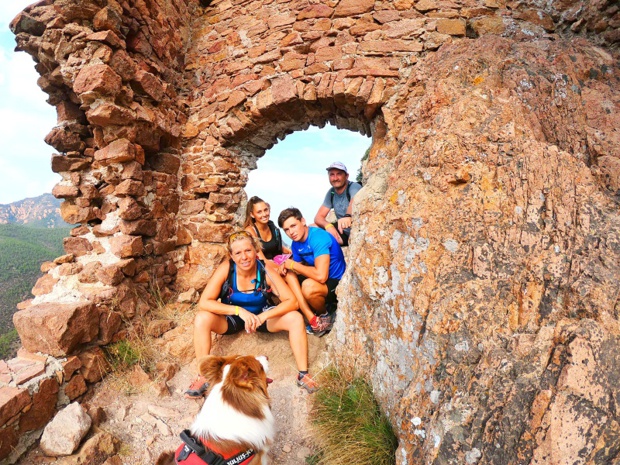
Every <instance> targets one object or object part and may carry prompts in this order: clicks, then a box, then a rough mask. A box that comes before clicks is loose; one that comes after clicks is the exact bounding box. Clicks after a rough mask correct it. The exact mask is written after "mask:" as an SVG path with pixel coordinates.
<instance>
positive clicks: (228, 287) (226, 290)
mask: <svg viewBox="0 0 620 465" xmlns="http://www.w3.org/2000/svg"><path fill="white" fill-rule="evenodd" d="M234 273H235V262H233V261H232V258H231V259H229V261H228V277H227V278H226V281H224V284H222V290H221V291H220V301H221V302H222V303H225V302H224V299H225V298H226V297H228V296H230V294H232V288H233V274H234Z"/></svg>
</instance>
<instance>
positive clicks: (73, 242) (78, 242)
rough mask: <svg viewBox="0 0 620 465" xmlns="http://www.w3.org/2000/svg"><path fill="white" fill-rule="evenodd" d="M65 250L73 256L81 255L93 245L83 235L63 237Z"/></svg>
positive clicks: (88, 251) (89, 250)
mask: <svg viewBox="0 0 620 465" xmlns="http://www.w3.org/2000/svg"><path fill="white" fill-rule="evenodd" d="M63 247H64V249H65V252H67V253H68V254H72V255H73V256H74V257H81V256H82V255H86V254H88V253H90V252H91V251H92V250H93V245H92V244H91V243H90V241H89V240H88V239H86V238H85V237H65V238H64V239H63Z"/></svg>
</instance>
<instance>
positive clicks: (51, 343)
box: [13, 303, 99, 357]
mask: <svg viewBox="0 0 620 465" xmlns="http://www.w3.org/2000/svg"><path fill="white" fill-rule="evenodd" d="M93 314H97V312H96V310H95V308H94V306H93V305H92V304H90V303H73V304H60V303H44V304H39V305H32V306H30V307H29V308H27V309H25V310H21V311H20V312H17V313H15V314H14V315H13V323H14V325H15V329H17V332H18V333H19V337H20V339H21V341H22V345H23V346H24V347H25V348H26V349H27V350H29V351H30V352H43V353H45V354H50V355H54V356H56V357H62V356H65V355H67V354H69V353H70V352H71V351H73V350H74V349H75V348H76V347H77V346H78V345H79V344H83V343H86V342H90V341H92V340H93V339H94V338H95V336H96V335H97V332H98V323H99V318H98V317H97V318H96V319H95V318H93Z"/></svg>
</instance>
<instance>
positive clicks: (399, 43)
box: [359, 23, 465, 54]
mask: <svg viewBox="0 0 620 465" xmlns="http://www.w3.org/2000/svg"><path fill="white" fill-rule="evenodd" d="M464 27H465V23H463V28H464ZM463 30H464V29H463ZM359 47H360V51H362V52H373V53H377V52H380V53H385V54H389V53H393V52H421V51H422V50H423V44H422V42H420V41H418V40H402V39H391V40H367V41H364V42H362V43H361V44H360V46H359Z"/></svg>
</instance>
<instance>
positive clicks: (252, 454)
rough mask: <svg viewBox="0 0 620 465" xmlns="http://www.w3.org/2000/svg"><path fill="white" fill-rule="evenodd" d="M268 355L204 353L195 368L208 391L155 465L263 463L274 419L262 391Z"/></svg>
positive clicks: (267, 366) (269, 445)
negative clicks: (192, 418) (173, 444)
mask: <svg viewBox="0 0 620 465" xmlns="http://www.w3.org/2000/svg"><path fill="white" fill-rule="evenodd" d="M268 369H269V364H268V361H267V357H263V356H259V357H253V356H250V355H247V356H239V355H233V356H228V357H217V356H211V355H210V356H207V357H204V358H202V359H201V360H200V361H199V371H200V374H201V375H202V376H204V377H205V378H206V379H207V382H208V383H209V386H212V387H211V390H210V392H209V394H208V395H207V398H206V400H205V402H204V404H203V406H202V409H201V410H200V412H199V413H198V415H197V416H196V419H195V421H194V423H193V424H192V426H191V429H190V431H188V430H185V431H184V432H183V433H181V438H182V439H183V444H181V446H179V448H178V449H177V450H176V452H174V453H173V452H166V453H164V454H162V455H161V456H160V457H159V459H158V460H157V462H156V465H175V464H178V465H204V464H205V463H207V464H209V465H267V464H268V463H269V462H268V457H267V454H268V452H269V449H270V447H271V444H273V439H274V435H275V421H274V418H273V414H272V413H271V401H270V398H269V394H268V393H267V384H268V378H267V371H268Z"/></svg>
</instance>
